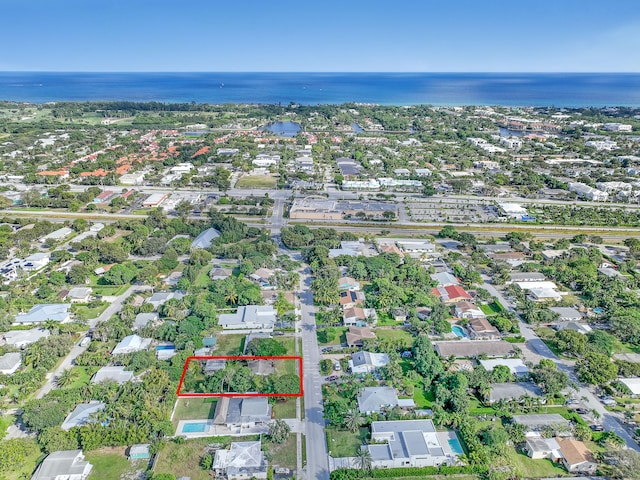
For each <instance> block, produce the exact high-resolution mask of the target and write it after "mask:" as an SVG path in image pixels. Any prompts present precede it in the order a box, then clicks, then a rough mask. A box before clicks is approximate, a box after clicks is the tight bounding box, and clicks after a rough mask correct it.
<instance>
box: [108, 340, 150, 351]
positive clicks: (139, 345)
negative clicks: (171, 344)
mask: <svg viewBox="0 0 640 480" xmlns="http://www.w3.org/2000/svg"><path fill="white" fill-rule="evenodd" d="M151 340H152V339H151V338H142V337H140V336H139V335H128V336H126V337H124V338H123V339H122V340H120V342H119V343H118V344H117V345H116V346H115V347H114V348H113V350H112V352H111V355H124V354H126V353H134V352H140V351H142V350H147V349H148V348H149V345H151Z"/></svg>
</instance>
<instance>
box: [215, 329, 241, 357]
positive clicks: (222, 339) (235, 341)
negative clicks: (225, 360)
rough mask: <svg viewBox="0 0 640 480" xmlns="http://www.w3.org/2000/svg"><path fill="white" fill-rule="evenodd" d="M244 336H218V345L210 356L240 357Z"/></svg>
mask: <svg viewBox="0 0 640 480" xmlns="http://www.w3.org/2000/svg"><path fill="white" fill-rule="evenodd" d="M245 337H246V335H242V334H240V335H218V337H217V339H218V343H217V346H216V349H215V350H214V352H213V353H212V355H242V348H243V346H244V338H245Z"/></svg>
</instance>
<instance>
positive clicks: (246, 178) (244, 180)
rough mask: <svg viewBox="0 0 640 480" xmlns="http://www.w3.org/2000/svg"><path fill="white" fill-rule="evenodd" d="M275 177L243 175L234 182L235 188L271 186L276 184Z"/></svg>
mask: <svg viewBox="0 0 640 480" xmlns="http://www.w3.org/2000/svg"><path fill="white" fill-rule="evenodd" d="M276 181H277V179H276V178H275V177H258V176H251V175H243V176H242V177H240V179H239V180H238V181H237V182H236V185H235V187H236V188H273V187H275V186H276Z"/></svg>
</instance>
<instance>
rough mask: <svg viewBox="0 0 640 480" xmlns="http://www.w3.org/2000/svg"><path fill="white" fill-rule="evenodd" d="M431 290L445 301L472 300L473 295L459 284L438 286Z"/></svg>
mask: <svg viewBox="0 0 640 480" xmlns="http://www.w3.org/2000/svg"><path fill="white" fill-rule="evenodd" d="M431 291H432V293H433V294H434V295H435V296H436V297H438V298H440V300H441V301H442V302H443V303H456V302H462V301H464V300H471V295H469V294H468V293H467V292H466V290H465V289H464V288H462V287H461V286H459V285H448V286H446V287H436V288H434V289H433V290H431Z"/></svg>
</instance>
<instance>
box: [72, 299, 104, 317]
mask: <svg viewBox="0 0 640 480" xmlns="http://www.w3.org/2000/svg"><path fill="white" fill-rule="evenodd" d="M108 306H109V304H108V303H107V302H104V304H103V305H101V306H99V307H95V308H89V307H88V306H86V305H81V306H74V307H72V308H71V311H72V312H75V314H76V316H78V317H79V318H80V319H81V320H91V319H92V318H96V317H98V316H99V315H100V314H101V313H102V312H104V311H105V310H106V309H107V307H108Z"/></svg>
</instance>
